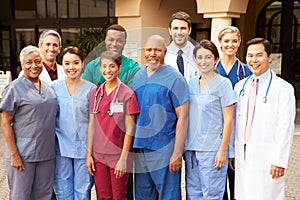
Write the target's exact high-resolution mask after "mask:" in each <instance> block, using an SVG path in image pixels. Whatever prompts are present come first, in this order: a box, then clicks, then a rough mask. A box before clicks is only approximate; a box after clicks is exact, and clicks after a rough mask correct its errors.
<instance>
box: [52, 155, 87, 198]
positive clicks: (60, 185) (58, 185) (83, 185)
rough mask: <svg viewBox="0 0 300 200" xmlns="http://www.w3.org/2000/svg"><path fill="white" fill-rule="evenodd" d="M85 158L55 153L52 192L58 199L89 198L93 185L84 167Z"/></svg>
mask: <svg viewBox="0 0 300 200" xmlns="http://www.w3.org/2000/svg"><path fill="white" fill-rule="evenodd" d="M85 164H86V159H76V158H68V157H63V156H61V155H59V154H56V168H55V179H54V192H55V194H56V199H58V200H60V199H63V200H89V199H90V198H91V188H92V186H93V179H92V176H91V175H90V174H89V173H88V171H87V169H86V165H85Z"/></svg>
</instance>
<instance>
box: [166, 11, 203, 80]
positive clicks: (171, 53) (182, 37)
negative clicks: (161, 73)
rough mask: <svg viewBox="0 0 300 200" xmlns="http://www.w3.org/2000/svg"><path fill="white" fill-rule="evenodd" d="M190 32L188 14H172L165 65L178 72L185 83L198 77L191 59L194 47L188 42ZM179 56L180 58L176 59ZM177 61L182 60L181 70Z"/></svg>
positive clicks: (197, 71) (196, 69) (180, 12)
mask: <svg viewBox="0 0 300 200" xmlns="http://www.w3.org/2000/svg"><path fill="white" fill-rule="evenodd" d="M191 31H192V22H191V17H190V15H189V14H188V13H186V12H183V11H178V12H176V13H173V14H172V16H171V18H170V20H169V34H170V36H171V38H172V42H171V43H170V44H169V46H168V47H167V54H166V56H165V63H166V64H167V65H170V66H172V67H173V68H175V69H176V70H177V71H179V72H180V73H181V74H182V75H183V76H184V78H185V79H186V80H187V82H189V80H190V78H192V77H193V76H196V75H200V72H199V70H198V68H197V66H196V62H195V59H194V57H193V50H194V45H193V44H192V43H191V42H190V40H189V35H190V34H191ZM179 52H181V53H179ZM179 54H180V58H179V57H178V55H179ZM178 59H182V60H181V62H182V64H183V66H182V68H181V67H180V66H179V65H180V63H179V62H180V61H179V60H178ZM180 68H181V69H180Z"/></svg>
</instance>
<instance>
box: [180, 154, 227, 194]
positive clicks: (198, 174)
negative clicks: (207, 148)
mask: <svg viewBox="0 0 300 200" xmlns="http://www.w3.org/2000/svg"><path fill="white" fill-rule="evenodd" d="M216 153H217V152H203V151H186V152H185V170H186V174H185V176H186V194H187V199H188V200H207V199H209V200H221V199H223V194H224V190H225V184H224V183H225V180H226V172H227V165H228V162H226V164H225V166H224V167H221V168H214V165H215V157H216Z"/></svg>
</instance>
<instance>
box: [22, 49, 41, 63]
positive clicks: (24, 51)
mask: <svg viewBox="0 0 300 200" xmlns="http://www.w3.org/2000/svg"><path fill="white" fill-rule="evenodd" d="M31 53H38V54H39V55H40V56H41V58H42V53H41V50H40V49H39V48H37V47H36V46H33V45H28V46H26V47H24V48H23V49H22V50H21V52H20V62H23V61H24V57H25V56H27V55H29V54H31Z"/></svg>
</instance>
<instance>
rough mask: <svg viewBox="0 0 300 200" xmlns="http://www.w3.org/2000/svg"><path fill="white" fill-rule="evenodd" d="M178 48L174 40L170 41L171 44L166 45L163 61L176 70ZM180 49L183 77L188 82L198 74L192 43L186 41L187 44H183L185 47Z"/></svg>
mask: <svg viewBox="0 0 300 200" xmlns="http://www.w3.org/2000/svg"><path fill="white" fill-rule="evenodd" d="M179 50H180V49H179V48H178V47H177V46H176V45H175V44H174V42H171V44H170V45H169V46H168V47H167V53H166V56H165V63H166V64H167V65H170V66H172V67H173V68H174V69H176V70H177V71H179V69H178V65H177V52H178V51H179ZM181 50H182V51H183V54H182V57H183V62H184V77H185V79H186V80H187V82H189V80H190V79H191V78H192V77H194V76H199V75H200V72H199V70H198V68H197V65H196V62H195V59H194V56H193V50H194V45H193V44H192V43H191V42H189V41H188V42H187V45H185V47H183V48H182V49H181Z"/></svg>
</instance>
